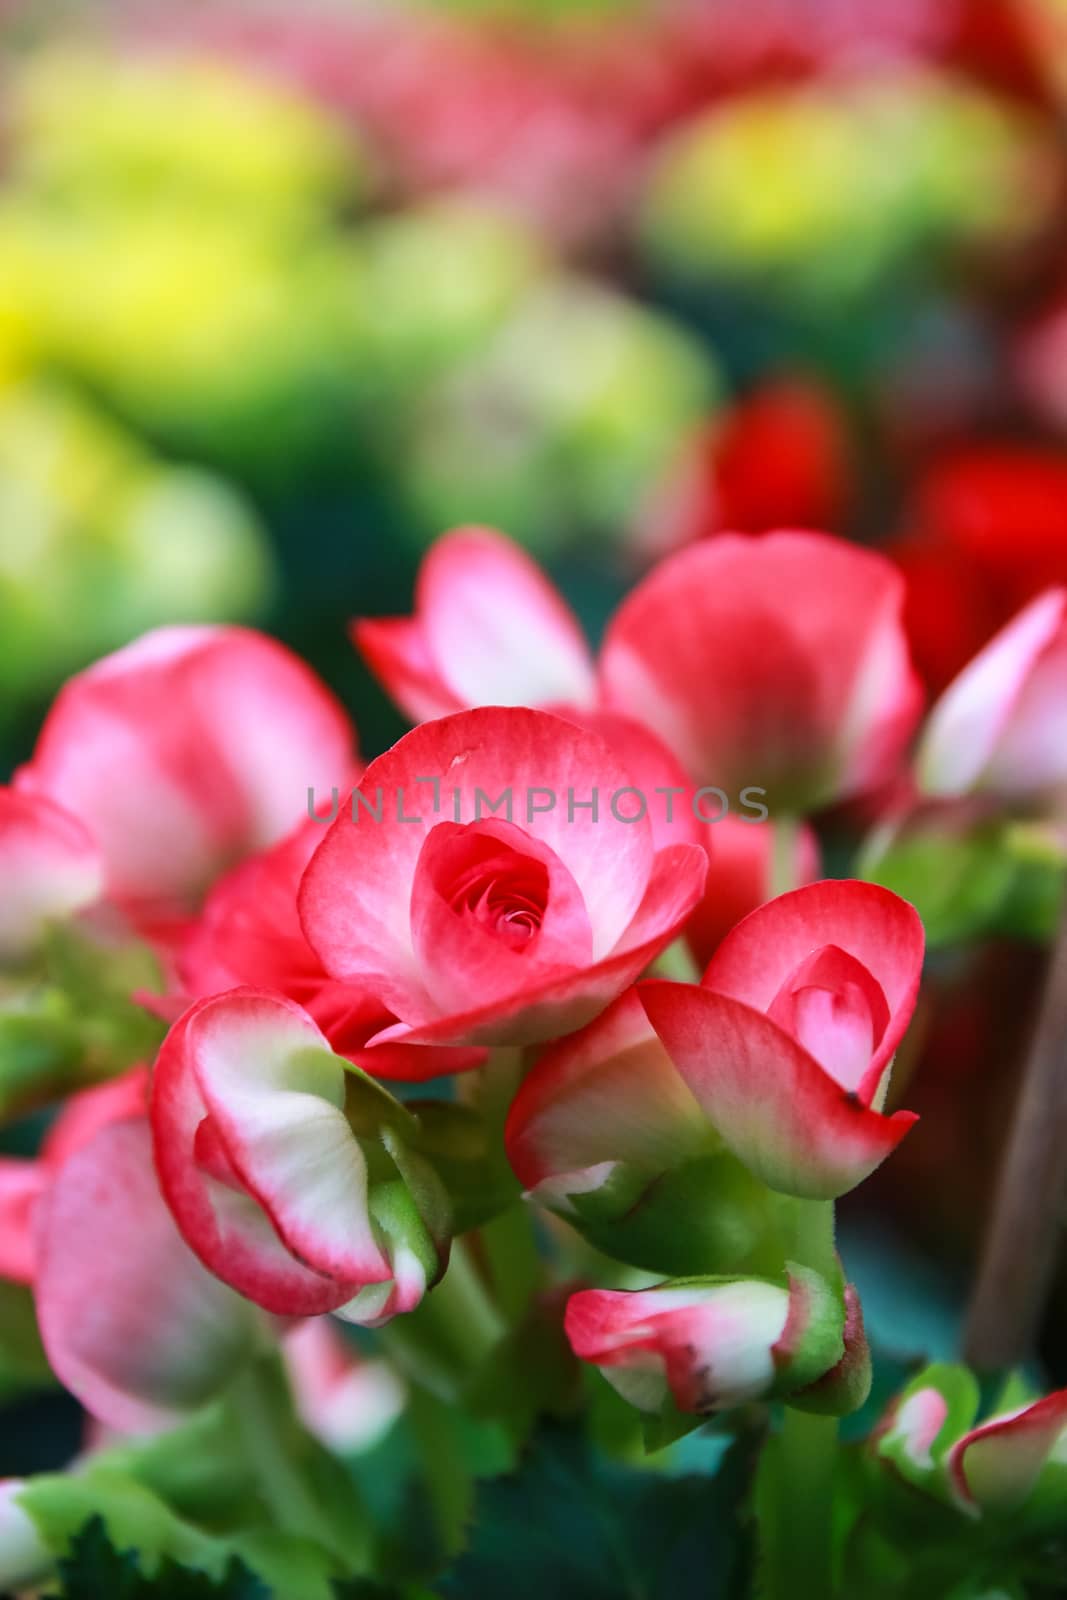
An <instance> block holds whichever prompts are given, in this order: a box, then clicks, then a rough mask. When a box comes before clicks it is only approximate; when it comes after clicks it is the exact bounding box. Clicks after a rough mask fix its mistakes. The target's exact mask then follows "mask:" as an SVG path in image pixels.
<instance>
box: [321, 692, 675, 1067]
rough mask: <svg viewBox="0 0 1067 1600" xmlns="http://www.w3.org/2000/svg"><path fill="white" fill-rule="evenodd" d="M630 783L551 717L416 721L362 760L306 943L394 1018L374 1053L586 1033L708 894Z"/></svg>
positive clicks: (325, 848) (335, 827)
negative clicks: (661, 845) (655, 828)
mask: <svg viewBox="0 0 1067 1600" xmlns="http://www.w3.org/2000/svg"><path fill="white" fill-rule="evenodd" d="M632 787H633V785H632V783H631V779H630V776H629V774H628V773H627V772H626V771H625V770H624V769H623V767H622V766H621V765H620V764H619V761H618V758H617V757H616V756H615V755H614V754H613V752H612V751H611V750H610V749H609V747H608V746H607V745H606V744H605V743H604V741H603V740H602V739H600V738H599V737H597V736H596V735H594V734H591V733H588V732H586V731H584V730H583V729H580V728H578V727H577V726H575V725H574V724H572V723H570V722H567V721H565V720H564V719H563V718H561V717H557V716H554V715H552V714H550V713H547V712H543V711H531V710H526V709H523V708H519V707H507V708H499V707H487V708H483V709H480V710H475V711H465V712H460V713H458V714H456V715H455V716H451V717H444V718H441V719H440V720H439V721H437V722H430V723H424V724H423V725H422V726H421V727H419V728H416V729H414V730H413V732H411V733H409V734H407V735H406V736H405V737H404V738H403V739H401V740H400V741H399V743H398V744H396V745H395V746H394V747H393V749H392V750H389V751H387V752H386V754H385V755H383V756H380V757H379V758H378V760H377V761H374V762H372V764H371V766H370V767H369V768H368V769H367V772H366V773H365V775H364V778H363V780H362V782H361V784H360V786H359V790H358V791H357V793H356V795H355V796H354V797H353V808H352V809H351V810H349V809H346V810H345V811H343V812H342V813H341V814H340V815H338V817H337V819H336V821H335V822H334V823H333V824H332V826H331V827H330V830H329V832H328V833H327V835H326V837H325V839H324V841H323V843H322V844H321V845H320V846H319V848H318V850H317V851H316V853H315V855H314V856H313V857H312V860H311V864H310V866H309V867H308V869H307V872H306V873H305V875H304V881H303V885H302V888H301V893H300V916H301V921H302V923H303V926H304V932H305V933H306V935H307V938H308V941H309V943H310V944H311V945H312V946H313V948H314V949H315V950H316V951H317V952H318V954H319V956H320V958H321V960H322V963H323V965H324V966H325V968H326V970H327V971H328V972H330V973H331V974H332V975H333V976H334V977H335V978H339V979H341V980H343V981H345V982H347V983H354V984H358V985H366V986H369V987H371V988H373V989H374V990H375V991H376V992H377V993H378V994H380V995H381V997H382V1000H383V1002H384V1003H385V1004H386V1005H387V1006H388V1008H389V1010H390V1011H391V1012H393V1013H394V1014H395V1015H396V1016H397V1017H398V1018H400V1019H401V1020H400V1023H399V1024H397V1025H396V1026H394V1027H392V1028H390V1029H388V1030H386V1032H385V1033H383V1034H382V1035H380V1036H379V1037H380V1038H381V1039H383V1040H388V1041H396V1040H407V1041H408V1042H410V1043H422V1044H436V1043H451V1044H527V1043H533V1042H537V1041H540V1040H544V1039H549V1038H552V1037H555V1036H558V1035H559V1034H561V1033H566V1032H569V1031H572V1030H573V1029H575V1028H579V1027H581V1026H582V1025H583V1024H584V1023H586V1022H589V1021H590V1020H591V1019H592V1018H593V1017H594V1016H596V1015H597V1013H598V1012H600V1011H602V1010H604V1008H605V1007H606V1006H607V1005H608V1004H609V1003H610V1001H611V1000H613V999H614V998H615V996H616V995H617V994H619V993H620V992H621V991H622V990H623V989H624V988H626V987H627V985H628V984H630V983H632V982H633V980H634V978H635V977H636V976H637V975H638V973H639V972H641V971H642V970H643V968H644V967H646V966H647V965H648V963H649V961H651V960H652V959H653V958H654V957H655V956H656V955H657V954H658V953H659V952H660V951H661V950H662V949H663V948H664V946H665V945H666V944H668V943H669V942H670V940H671V939H672V938H673V937H674V935H675V934H676V933H677V932H678V930H679V929H680V927H681V926H682V924H683V923H684V922H685V919H686V917H687V916H688V915H689V913H690V912H691V911H692V909H693V906H694V905H695V903H696V901H697V900H698V899H699V896H700V894H701V892H702V890H703V885H704V874H705V870H706V859H705V855H704V852H703V850H702V849H700V848H699V847H698V846H696V845H693V844H684V843H683V844H672V845H669V846H667V847H666V848H665V849H662V850H657V849H656V846H655V840H654V838H653V832H652V827H651V824H650V822H649V820H648V816H647V813H646V814H643V815H642V814H636V815H635V814H634V813H635V809H636V808H635V806H634V801H633V797H632V793H631V792H630V791H632ZM620 794H622V795H624V796H625V798H624V799H622V801H621V802H620V803H619V805H618V807H616V808H615V809H613V804H614V802H615V799H616V797H617V796H619V795H620ZM594 805H595V808H596V810H595V814H594V809H593V807H594ZM492 808H495V811H493V810H492ZM631 816H633V820H625V819H626V818H627V817H631Z"/></svg>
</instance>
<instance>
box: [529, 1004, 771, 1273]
mask: <svg viewBox="0 0 1067 1600" xmlns="http://www.w3.org/2000/svg"><path fill="white" fill-rule="evenodd" d="M504 1145H505V1149H506V1151H507V1156H508V1160H509V1161H510V1163H511V1167H512V1170H513V1171H514V1173H515V1175H516V1177H517V1178H518V1179H519V1182H520V1183H521V1184H522V1185H523V1187H524V1189H525V1190H526V1198H527V1199H528V1200H530V1201H531V1202H533V1203H534V1204H536V1205H538V1206H543V1207H545V1208H546V1209H547V1210H550V1211H554V1212H555V1213H556V1214H557V1216H561V1217H564V1218H565V1219H566V1220H567V1222H569V1223H570V1224H571V1226H572V1227H574V1228H576V1229H577V1230H578V1231H579V1232H580V1233H581V1234H582V1235H583V1236H584V1237H585V1238H586V1239H588V1240H589V1242H590V1243H591V1244H593V1245H595V1246H596V1248H597V1249H599V1250H602V1251H603V1252H604V1253H605V1254H607V1255H611V1256H614V1257H616V1258H617V1259H619V1260H622V1261H626V1262H628V1263H629V1264H630V1265H633V1266H641V1267H644V1268H646V1269H647V1270H648V1271H651V1272H660V1273H663V1272H670V1273H674V1274H683V1273H688V1272H699V1271H703V1270H706V1269H707V1267H708V1265H709V1264H714V1265H715V1266H716V1267H717V1268H718V1269H719V1270H720V1271H722V1270H726V1269H727V1268H730V1267H732V1266H734V1265H738V1264H740V1263H741V1262H743V1261H744V1260H745V1259H746V1258H747V1256H748V1254H749V1252H750V1251H751V1250H752V1249H753V1248H754V1247H755V1246H756V1244H757V1243H758V1241H759V1239H760V1236H761V1232H762V1231H763V1230H764V1229H765V1228H766V1213H765V1207H764V1206H763V1205H762V1204H761V1194H760V1192H759V1189H760V1186H759V1185H757V1184H756V1182H755V1180H754V1179H753V1178H751V1176H750V1175H749V1174H748V1173H746V1172H745V1170H744V1168H743V1167H741V1165H740V1163H739V1162H738V1161H737V1159H736V1157H735V1156H733V1155H732V1154H731V1153H730V1152H729V1151H728V1150H726V1149H725V1148H724V1146H723V1143H722V1141H721V1139H720V1138H719V1136H718V1134H717V1133H716V1132H715V1130H714V1129H713V1128H712V1126H711V1124H710V1123H709V1122H708V1119H707V1117H706V1116H705V1115H704V1113H703V1111H702V1110H701V1109H700V1107H699V1106H698V1105H697V1102H696V1100H695V1099H694V1097H693V1094H692V1092H691V1090H690V1089H688V1088H687V1086H686V1084H685V1082H684V1081H683V1079H682V1077H681V1075H680V1073H679V1072H678V1071H677V1070H676V1068H675V1067H674V1066H673V1065H672V1064H671V1060H670V1057H669V1056H668V1055H667V1052H666V1050H665V1049H664V1048H663V1045H662V1044H661V1042H660V1040H659V1039H658V1038H657V1037H656V1034H655V1033H654V1031H653V1029H652V1026H651V1024H650V1023H649V1021H648V1018H647V1017H646V1015H645V1011H644V1007H643V1006H642V1005H641V1000H640V996H639V992H638V990H637V989H633V988H631V989H627V990H626V992H625V993H624V994H622V995H620V996H619V998H618V999H617V1000H616V1001H614V1002H613V1004H612V1005H610V1006H609V1007H608V1009H607V1010H606V1011H604V1012H602V1013H601V1015H600V1016H599V1017H596V1018H595V1019H594V1020H593V1021H592V1022H590V1023H589V1024H588V1026H587V1027H585V1028H582V1029H581V1030H580V1031H579V1032H578V1033H572V1034H569V1035H568V1036H567V1037H566V1038H565V1039H560V1040H559V1041H558V1042H557V1043H555V1044H552V1045H549V1047H548V1048H547V1049H546V1050H544V1051H542V1052H541V1054H540V1055H539V1056H538V1059H537V1061H536V1063H535V1064H534V1066H533V1068H532V1069H531V1071H530V1072H529V1073H528V1074H527V1075H526V1077H525V1078H524V1080H523V1082H522V1085H521V1087H520V1089H519V1091H518V1094H517V1095H516V1096H515V1099H514V1101H513V1102H512V1106H511V1110H510V1112H509V1114H508V1119H507V1124H506V1126H505V1130H504Z"/></svg>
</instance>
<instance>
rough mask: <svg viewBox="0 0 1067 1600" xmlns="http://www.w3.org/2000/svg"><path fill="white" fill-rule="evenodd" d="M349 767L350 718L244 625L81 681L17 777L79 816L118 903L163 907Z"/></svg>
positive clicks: (133, 647) (169, 639)
mask: <svg viewBox="0 0 1067 1600" xmlns="http://www.w3.org/2000/svg"><path fill="white" fill-rule="evenodd" d="M161 708H164V709H163V710H161ZM354 761H355V748H354V742H353V731H352V727H351V724H350V723H349V721H348V718H347V717H346V715H345V713H344V711H343V710H342V708H341V706H340V705H339V704H338V702H337V701H336V700H335V699H334V698H333V696H332V695H331V694H330V693H329V691H328V690H327V689H326V687H325V685H323V684H322V683H320V682H319V680H318V679H317V678H316V677H315V675H314V674H313V673H312V672H311V670H310V669H309V668H308V667H306V666H305V665H304V663H303V662H302V661H300V660H299V659H298V658H297V657H296V656H294V655H292V654H290V652H289V651H288V650H286V649H284V648H283V647H282V646H281V645H280V644H277V643H276V642H275V641H274V640H273V639H269V638H267V637H266V636H265V635H263V634H258V633H255V632H253V631H251V630H249V629H246V628H234V627H185V626H182V627H167V628H158V629H156V630H155V631H154V632H152V633H147V634H145V635H144V636H143V637H142V638H140V639H138V640H135V642H134V643H133V644H130V645H127V646H125V647H124V648H123V649H122V650H118V651H116V652H115V653H114V654H113V655H110V656H106V657H105V658H104V659H103V660H102V661H98V662H96V663H95V665H94V666H91V667H89V668H88V669H87V670H86V671H85V672H82V673H79V674H78V675H77V676H76V677H74V678H72V679H71V680H70V681H69V682H68V683H67V684H66V685H65V687H64V688H63V689H62V690H61V691H60V693H59V695H58V696H57V698H56V700H55V703H54V704H53V706H52V709H51V711H50V712H49V714H48V717H47V718H46V720H45V724H44V727H43V728H42V730H41V734H40V737H39V739H38V741H37V746H36V749H35V751H34V755H33V759H32V761H31V763H30V765H29V766H28V767H24V768H23V769H22V771H21V772H20V773H19V775H18V780H17V781H18V784H19V786H20V787H21V788H23V789H26V790H33V791H34V792H36V793H44V794H47V795H50V796H51V797H52V798H54V799H56V800H58V801H60V802H61V803H62V804H63V805H65V806H67V807H69V809H70V810H71V811H73V812H74V813H75V815H76V816H78V817H79V818H80V819H81V821H82V822H83V823H84V824H85V826H86V827H87V828H88V829H89V830H90V832H91V833H92V835H93V837H94V839H95V840H96V842H97V844H98V845H99V847H100V850H101V852H102V854H103V857H104V862H105V865H106V869H107V877H108V886H109V889H110V891H111V892H112V893H113V894H114V895H115V896H117V897H118V898H120V899H122V900H124V901H127V902H129V903H130V904H131V905H132V906H133V907H135V908H142V909H143V908H146V907H147V908H151V909H158V908H159V907H160V905H173V904H175V903H179V904H184V903H187V902H188V901H189V900H190V899H191V898H196V897H198V896H199V895H200V894H202V893H203V891H204V889H205V888H206V887H207V885H208V884H209V883H210V881H211V880H212V878H214V877H215V876H216V874H217V873H218V872H219V871H220V870H221V869H222V868H223V867H224V866H226V865H228V864H229V863H230V862H232V861H233V860H234V859H235V858H236V857H238V856H240V855H244V854H247V853H248V852H250V851H252V850H256V849H262V848H263V847H264V846H265V845H267V844H270V843H272V842H273V841H274V840H275V839H278V838H280V837H281V836H282V835H283V834H284V833H286V832H287V831H288V830H289V829H290V828H291V827H293V825H294V824H295V823H296V822H297V821H298V820H299V819H300V817H301V816H302V815H303V814H304V808H305V804H306V796H307V789H308V787H309V786H312V787H317V788H318V789H320V790H321V789H323V788H325V787H328V786H329V785H331V784H335V783H338V782H341V781H342V780H343V779H344V778H346V777H347V776H348V774H349V773H350V771H351V769H352V766H353V764H354Z"/></svg>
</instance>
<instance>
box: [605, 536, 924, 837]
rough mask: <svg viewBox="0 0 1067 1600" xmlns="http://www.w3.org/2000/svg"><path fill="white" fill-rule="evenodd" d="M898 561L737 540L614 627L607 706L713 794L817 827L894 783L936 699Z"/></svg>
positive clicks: (656, 586)
mask: <svg viewBox="0 0 1067 1600" xmlns="http://www.w3.org/2000/svg"><path fill="white" fill-rule="evenodd" d="M903 601H904V584H903V579H902V578H901V576H900V574H899V573H898V572H897V571H896V569H895V568H894V567H893V565H892V564H891V563H890V562H889V561H887V560H886V559H885V558H884V557H883V556H881V555H878V554H876V553H875V552H873V551H870V550H861V549H858V548H857V547H856V546H855V545H852V544H848V543H846V542H845V541H844V540H840V539H833V538H830V537H829V536H827V535H824V534H815V533H769V534H765V535H762V536H760V537H756V538H743V537H736V536H732V535H723V536H721V537H719V538H716V539H712V540H708V541H706V542H703V543H701V544H699V545H694V546H693V547H691V548H690V549H687V550H683V551H681V552H679V553H678V554H677V555H675V556H672V557H670V558H669V559H668V560H667V561H664V562H662V563H661V564H660V565H659V566H658V567H656V568H655V570H654V571H653V572H652V573H651V574H650V575H649V576H648V577H647V578H645V579H644V580H643V582H641V583H639V584H638V585H637V587H636V588H635V589H634V590H633V591H632V592H631V593H630V594H629V595H628V596H627V598H626V599H625V600H624V601H623V603H622V605H621V606H620V607H619V609H618V611H617V612H616V613H615V616H614V618H613V619H612V621H611V622H610V623H609V625H608V629H607V633H606V635H605V639H604V645H603V649H602V652H601V658H600V683H601V691H602V695H603V698H604V701H605V703H606V704H607V705H609V706H617V707H618V708H619V709H621V710H624V711H626V712H627V713H628V714H629V715H630V716H635V717H639V718H640V719H641V721H643V722H646V723H648V724H649V725H650V726H651V727H653V728H655V729H656V731H657V733H659V734H660V735H661V737H662V738H663V739H664V740H665V742H666V743H667V744H668V745H669V746H670V747H671V749H672V750H673V751H674V753H675V755H676V756H677V757H678V759H679V760H680V761H681V762H682V764H683V765H684V766H685V767H686V769H687V770H688V771H690V772H691V773H692V774H693V776H694V778H695V779H696V780H697V782H698V783H701V784H705V783H707V784H716V785H718V786H719V787H720V788H721V789H723V790H724V791H725V792H726V793H727V794H729V795H730V796H735V795H741V794H742V793H743V791H744V790H745V789H746V788H748V787H757V788H759V789H761V790H763V791H766V796H767V804H768V805H769V808H770V810H771V813H772V815H775V814H782V813H784V812H793V813H803V812H807V811H810V810H812V809H814V808H816V807H818V806H824V805H827V804H828V803H829V802H831V801H834V800H840V799H843V798H845V797H846V796H849V795H852V794H857V793H860V792H862V791H863V790H864V789H871V788H874V787H876V786H877V785H879V784H880V783H882V782H884V781H886V780H887V779H888V778H890V777H891V776H892V775H893V772H894V770H895V769H896V767H897V765H898V763H899V762H900V759H901V757H902V755H903V753H904V750H905V747H906V745H907V743H908V740H909V739H910V736H911V733H912V731H913V729H914V727H915V724H916V722H917V720H918V717H919V713H920V709H921V702H922V692H921V688H920V685H919V680H918V678H917V676H916V674H915V672H914V670H913V668H912V665H911V662H910V660H909V656H908V646H907V640H906V637H905V633H904V628H903V625H902V622H901V611H902V607H903Z"/></svg>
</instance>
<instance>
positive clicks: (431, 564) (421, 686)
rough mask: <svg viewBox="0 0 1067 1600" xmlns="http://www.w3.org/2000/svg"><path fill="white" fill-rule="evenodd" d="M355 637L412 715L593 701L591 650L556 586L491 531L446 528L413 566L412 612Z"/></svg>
mask: <svg viewBox="0 0 1067 1600" xmlns="http://www.w3.org/2000/svg"><path fill="white" fill-rule="evenodd" d="M352 637H353V639H354V641H355V643H356V644H357V646H358V647H359V649H360V651H361V652H362V654H363V657H364V659H365V660H366V662H367V664H368V666H370V667H371V669H372V670H373V672H374V673H375V674H376V676H377V677H378V678H379V679H380V680H381V682H382V684H383V685H384V687H385V688H386V689H387V690H388V692H389V694H390V695H391V696H392V698H393V699H394V700H395V701H396V703H397V704H398V705H399V706H400V707H402V709H403V710H404V711H406V712H407V714H408V716H409V717H411V719H412V721H413V722H422V721H426V720H428V719H429V718H431V717H440V716H445V715H447V714H448V713H449V712H451V711H462V710H465V709H466V708H468V707H471V706H479V705H487V704H492V705H516V706H521V705H526V706H550V705H555V704H574V705H576V706H584V705H591V704H592V702H593V700H594V698H595V693H596V681H595V676H594V671H593V661H592V656H591V654H590V651H589V647H588V645H587V644H586V642H585V639H584V637H583V636H582V631H581V628H580V627H579V625H578V622H577V620H576V618H575V617H574V616H573V615H572V613H571V612H570V610H569V609H568V607H567V606H566V604H565V603H564V601H563V600H562V598H561V597H560V595H559V594H557V592H556V590H555V589H554V588H553V586H552V584H551V583H550V582H549V581H548V579H547V578H546V577H545V576H544V574H543V573H542V572H541V571H540V569H539V568H538V567H537V565H536V564H535V563H534V562H533V561H531V559H530V557H529V556H528V555H526V554H525V552H524V551H523V550H521V549H520V548H519V547H518V546H517V545H515V544H512V542H511V540H510V539H506V538H504V536H503V535H502V534H499V533H496V532H494V531H493V529H491V528H457V529H456V530H455V531H454V532H452V533H448V534H445V536H444V537H443V538H441V539H439V540H438V541H437V543H436V544H435V545H434V546H433V548H432V549H431V550H430V551H429V553H428V554H427V556H426V558H425V560H424V561H423V563H422V566H421V567H420V569H419V576H418V583H417V586H416V591H415V615H414V616H413V617H380V618H365V619H362V620H360V621H358V622H355V623H354V624H353V626H352Z"/></svg>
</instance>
